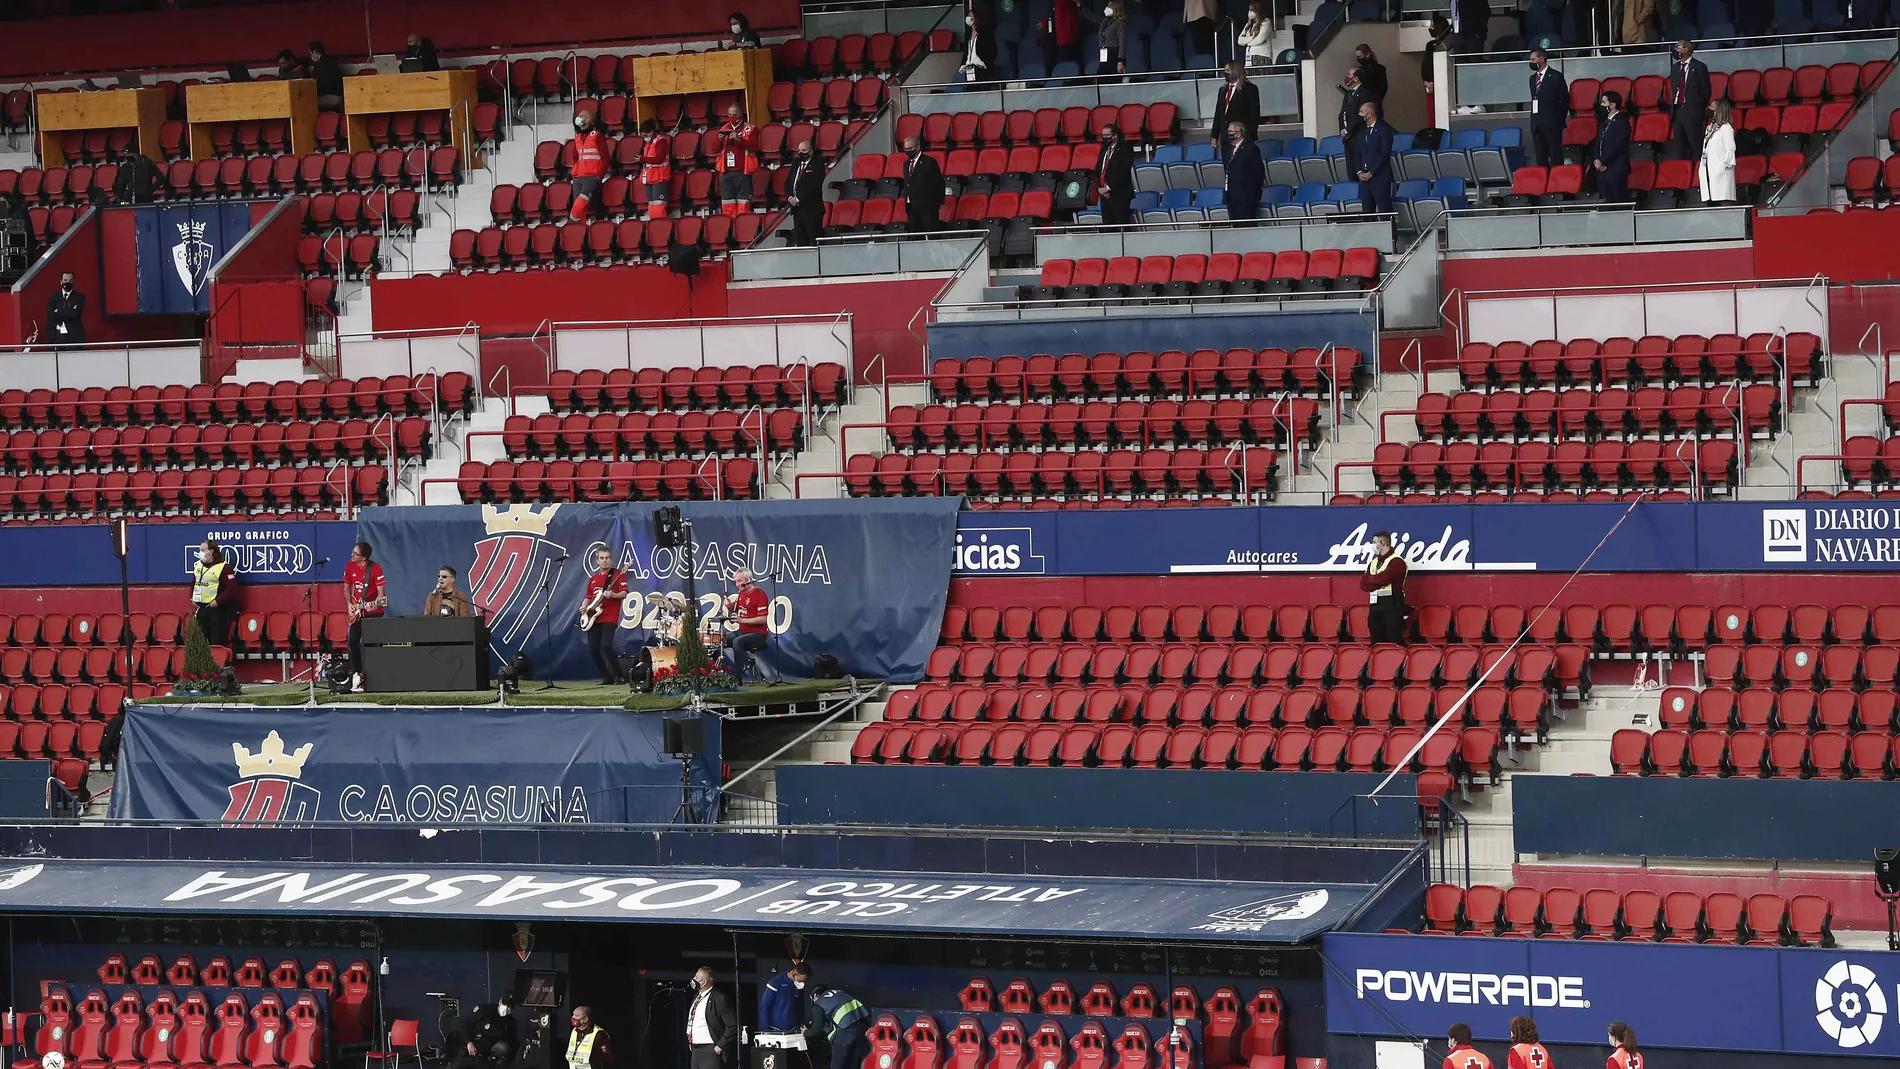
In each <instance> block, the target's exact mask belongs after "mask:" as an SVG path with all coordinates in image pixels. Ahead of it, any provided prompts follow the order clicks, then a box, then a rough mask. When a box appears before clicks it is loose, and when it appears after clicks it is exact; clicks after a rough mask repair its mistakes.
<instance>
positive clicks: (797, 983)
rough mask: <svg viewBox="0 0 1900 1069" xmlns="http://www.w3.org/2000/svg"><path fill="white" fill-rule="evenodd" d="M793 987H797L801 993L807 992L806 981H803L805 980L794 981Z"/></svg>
mask: <svg viewBox="0 0 1900 1069" xmlns="http://www.w3.org/2000/svg"><path fill="white" fill-rule="evenodd" d="M792 986H793V987H795V988H797V989H799V990H800V991H803V990H805V981H803V980H793V981H792Z"/></svg>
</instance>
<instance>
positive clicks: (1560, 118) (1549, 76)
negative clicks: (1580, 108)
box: [1531, 48, 1570, 167]
mask: <svg viewBox="0 0 1900 1069" xmlns="http://www.w3.org/2000/svg"><path fill="white" fill-rule="evenodd" d="M1569 112H1570V86H1569V85H1567V84H1565V82H1564V76H1563V72H1562V71H1559V70H1557V69H1556V68H1554V67H1552V66H1551V65H1550V53H1548V52H1545V51H1544V50H1543V49H1541V48H1533V49H1531V162H1532V163H1533V164H1535V165H1536V166H1538V167H1555V166H1557V165H1558V164H1560V163H1562V162H1564V119H1565V117H1566V116H1567V115H1568V114H1569Z"/></svg>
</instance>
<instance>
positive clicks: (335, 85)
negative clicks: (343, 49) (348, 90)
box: [305, 41, 343, 111]
mask: <svg viewBox="0 0 1900 1069" xmlns="http://www.w3.org/2000/svg"><path fill="white" fill-rule="evenodd" d="M305 70H306V71H307V72H308V74H307V77H310V78H314V79H315V80H316V83H317V107H319V108H321V109H323V110H324V111H342V110H343V68H341V67H339V66H337V65H336V59H335V58H334V57H332V56H331V55H330V54H329V53H328V52H325V51H324V50H323V42H322V41H312V42H310V63H309V66H308V67H306V68H305Z"/></svg>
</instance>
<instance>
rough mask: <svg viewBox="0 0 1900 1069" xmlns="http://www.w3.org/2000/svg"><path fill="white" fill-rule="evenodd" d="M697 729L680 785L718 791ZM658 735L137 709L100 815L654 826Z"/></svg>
mask: <svg viewBox="0 0 1900 1069" xmlns="http://www.w3.org/2000/svg"><path fill="white" fill-rule="evenodd" d="M682 715H689V714H682ZM700 721H701V722H702V724H704V731H705V751H704V752H703V753H702V754H701V755H700V757H699V758H697V759H696V760H695V761H694V762H693V763H692V766H691V768H690V772H691V776H692V783H693V785H694V786H697V787H708V786H716V785H717V784H718V783H719V779H718V772H719V762H720V757H719V754H720V746H719V742H720V739H719V724H720V720H719V718H718V717H717V716H713V715H711V714H703V715H701V716H700ZM663 725H664V718H663V717H661V716H658V715H652V714H639V713H629V712H625V711H622V710H618V709H546V708H505V707H501V706H474V707H469V708H461V709H442V708H426V709H425V708H402V707H367V706H365V707H356V706H335V705H326V706H314V707H306V706H296V707H290V708H263V707H258V706H214V705H139V706H134V707H132V708H131V709H130V710H128V711H127V712H126V714H125V736H124V741H123V742H122V743H121V744H120V748H119V765H118V778H117V779H116V780H115V781H114V782H113V790H112V816H113V818H114V819H157V820H207V821H220V822H222V823H225V824H237V825H243V826H246V827H254V826H259V825H272V824H289V823H303V822H308V821H346V822H350V823H391V822H414V823H432V824H521V823H575V824H592V823H642V824H645V823H656V824H664V823H667V822H668V821H670V820H671V819H672V816H673V813H674V810H675V809H676V808H677V807H678V806H679V804H680V782H679V780H680V765H679V761H678V760H677V759H676V758H672V757H668V756H666V754H665V753H664V752H663V746H664V744H663V741H662V735H663ZM705 797H709V796H705Z"/></svg>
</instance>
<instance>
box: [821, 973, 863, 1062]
mask: <svg viewBox="0 0 1900 1069" xmlns="http://www.w3.org/2000/svg"><path fill="white" fill-rule="evenodd" d="M811 1005H812V1013H811V1020H812V1023H811V1025H810V1026H809V1027H808V1034H811V1033H816V1034H818V1035H822V1036H824V1037H825V1039H826V1040H827V1041H828V1042H829V1043H830V1044H831V1069H853V1067H855V1066H858V1065H861V1064H863V1062H864V1058H865V1056H866V1055H868V1054H869V1053H871V1045H870V1044H869V1043H867V1042H866V1041H865V1038H864V1026H865V1022H867V1021H869V1020H870V1019H871V1011H870V1010H869V1009H868V1008H866V1007H865V1005H864V1003H862V1002H859V1001H858V1000H857V999H856V998H854V997H852V995H851V993H850V992H849V991H843V990H840V989H838V988H835V987H826V988H821V989H819V991H818V992H817V993H816V994H814V995H812V997H811Z"/></svg>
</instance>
